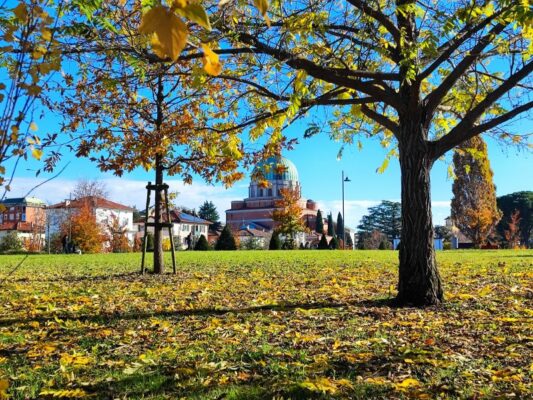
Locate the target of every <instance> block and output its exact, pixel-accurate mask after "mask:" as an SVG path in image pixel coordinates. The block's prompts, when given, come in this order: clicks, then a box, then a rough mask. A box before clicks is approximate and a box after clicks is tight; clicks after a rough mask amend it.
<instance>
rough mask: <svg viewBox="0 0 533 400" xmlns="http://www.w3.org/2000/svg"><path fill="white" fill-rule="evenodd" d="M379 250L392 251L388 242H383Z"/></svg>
mask: <svg viewBox="0 0 533 400" xmlns="http://www.w3.org/2000/svg"><path fill="white" fill-rule="evenodd" d="M378 249H379V250H389V249H390V243H389V241H388V240H382V241H381V242H380V243H379V247H378Z"/></svg>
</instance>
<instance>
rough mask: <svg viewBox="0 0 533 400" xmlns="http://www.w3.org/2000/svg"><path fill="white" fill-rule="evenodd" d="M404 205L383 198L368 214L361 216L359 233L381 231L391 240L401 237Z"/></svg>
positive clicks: (358, 227)
mask: <svg viewBox="0 0 533 400" xmlns="http://www.w3.org/2000/svg"><path fill="white" fill-rule="evenodd" d="M401 214H402V206H401V204H400V203H398V202H394V201H388V200H383V201H382V202H381V203H380V204H378V205H377V206H374V207H370V208H369V209H368V215H364V216H363V218H361V223H360V224H359V225H358V226H357V229H358V233H359V234H364V233H367V234H370V233H372V232H373V231H376V230H377V231H380V232H382V233H384V234H385V235H387V237H388V238H389V240H392V239H395V238H399V237H400V234H401Z"/></svg>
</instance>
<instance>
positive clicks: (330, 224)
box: [328, 213, 335, 236]
mask: <svg viewBox="0 0 533 400" xmlns="http://www.w3.org/2000/svg"><path fill="white" fill-rule="evenodd" d="M328 236H335V227H334V225H333V215H331V213H329V214H328Z"/></svg>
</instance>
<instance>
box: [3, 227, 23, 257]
mask: <svg viewBox="0 0 533 400" xmlns="http://www.w3.org/2000/svg"><path fill="white" fill-rule="evenodd" d="M22 250H23V247H22V241H21V240H20V238H19V236H18V234H17V232H15V231H10V232H8V233H7V234H5V235H4V236H3V237H2V239H0V251H1V252H17V251H22Z"/></svg>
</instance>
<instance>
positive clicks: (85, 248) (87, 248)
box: [61, 204, 106, 253]
mask: <svg viewBox="0 0 533 400" xmlns="http://www.w3.org/2000/svg"><path fill="white" fill-rule="evenodd" d="M70 229H71V232H72V236H71V242H72V243H73V244H75V245H76V246H77V247H79V248H80V249H81V251H82V252H83V253H101V252H102V251H103V249H104V242H105V241H106V235H105V234H104V232H103V230H102V227H101V226H100V224H98V222H96V216H95V215H94V214H93V211H92V209H91V207H90V205H89V204H84V205H82V206H81V207H80V208H79V209H78V210H77V212H76V214H74V215H73V216H72V218H71V221H70ZM61 232H62V235H66V234H67V233H68V232H69V222H68V221H65V222H64V223H63V224H62V226H61Z"/></svg>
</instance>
